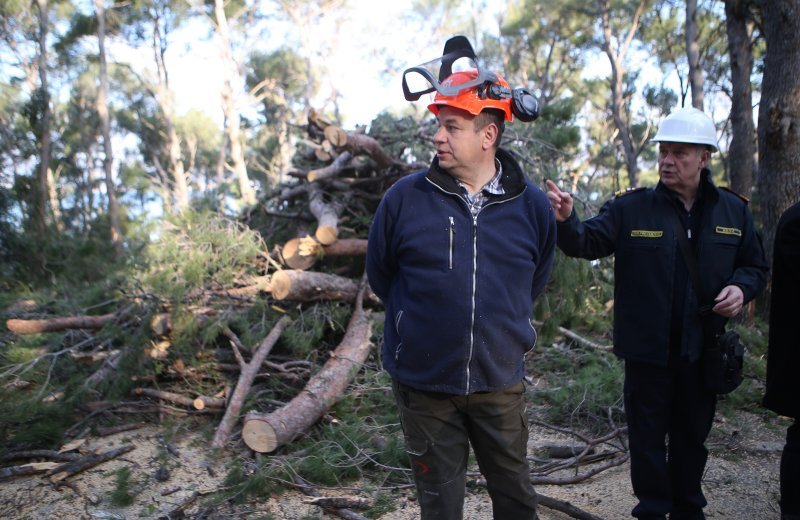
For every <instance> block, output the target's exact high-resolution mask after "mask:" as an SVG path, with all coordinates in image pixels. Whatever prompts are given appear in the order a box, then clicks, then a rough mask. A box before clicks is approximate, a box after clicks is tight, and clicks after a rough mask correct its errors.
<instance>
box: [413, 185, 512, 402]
mask: <svg viewBox="0 0 800 520" xmlns="http://www.w3.org/2000/svg"><path fill="white" fill-rule="evenodd" d="M426 180H427V181H428V182H430V183H431V184H433V185H434V186H435V187H436V188H437V189H438V190H440V191H442V192H443V193H447V194H449V195H453V196H455V197H456V198H457V199H458V200H460V201H461V203H462V204H464V207H465V208H466V210H467V214H468V215H472V211H471V210H470V208H469V204H468V203H467V201H465V200H464V198H463V197H461V196H460V195H459V194H457V193H453V192H451V191H447V190H446V189H444V188H443V187H441V186H439V185H438V184H436V183H435V182H433V181H431V180H430V179H426ZM524 191H525V190H524V189H523V190H522V191H520V192H519V193H518V194H516V195H514V196H513V197H510V198H508V199H504V200H501V201H495V202H488V203H487V204H485V205H484V206H483V207H482V208H481V209H480V210H478V214H477V215H475V216H473V217H472V296H471V300H470V318H469V356H467V369H466V384H465V385H464V386H465V388H466V391H465V392H464V395H469V393H470V368H469V367H470V365H471V364H472V355H473V353H474V350H475V295H476V285H477V280H478V215H480V214H481V212H482V211H483V210H484V209H486V208H487V207H489V206H493V205H495V204H502V203H504V202H508V201H511V200H514V199H516V198H519V197H521V196H522V193H523V192H524ZM449 219H450V224H451V228H450V230H451V235H450V236H451V239H452V236H453V235H452V233H455V220H454V218H453V217H452V216H450V217H449ZM451 253H452V249H451Z"/></svg>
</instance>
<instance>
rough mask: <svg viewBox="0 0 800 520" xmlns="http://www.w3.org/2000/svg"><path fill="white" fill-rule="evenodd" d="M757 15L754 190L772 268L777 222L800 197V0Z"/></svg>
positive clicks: (775, 2) (764, 7)
mask: <svg viewBox="0 0 800 520" xmlns="http://www.w3.org/2000/svg"><path fill="white" fill-rule="evenodd" d="M761 14H762V19H763V27H764V33H765V36H766V41H767V54H766V58H765V60H764V76H763V87H762V92H761V104H760V109H759V113H758V156H759V166H758V168H759V169H758V187H759V190H758V191H759V194H760V195H761V197H762V201H761V205H760V206H761V207H760V209H761V211H760V213H761V224H762V229H763V231H764V248H765V251H766V253H767V256H768V259H769V261H770V264H771V263H772V254H773V244H774V240H775V228H776V226H777V223H778V219H779V218H780V215H781V214H782V213H783V212H784V211H785V210H786V208H788V207H789V206H790V205H792V204H793V203H794V202H796V201H797V197H798V193H800V169H798V164H800V0H770V1H766V2H762V3H761ZM764 296H765V298H764V301H769V298H768V296H769V295H768V294H767V295H764Z"/></svg>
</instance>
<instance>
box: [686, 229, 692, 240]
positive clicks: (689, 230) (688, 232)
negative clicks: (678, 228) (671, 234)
mask: <svg viewBox="0 0 800 520" xmlns="http://www.w3.org/2000/svg"><path fill="white" fill-rule="evenodd" d="M686 236H687V237H688V238H689V240H691V239H692V228H689V229H687V230H686Z"/></svg>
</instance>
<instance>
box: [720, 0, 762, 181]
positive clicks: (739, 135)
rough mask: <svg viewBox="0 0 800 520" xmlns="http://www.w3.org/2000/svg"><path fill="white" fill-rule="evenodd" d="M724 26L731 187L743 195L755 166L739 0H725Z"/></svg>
mask: <svg viewBox="0 0 800 520" xmlns="http://www.w3.org/2000/svg"><path fill="white" fill-rule="evenodd" d="M725 26H726V29H727V32H728V52H729V54H730V60H731V86H732V90H733V92H732V95H731V115H730V117H731V130H732V134H733V135H732V137H731V144H730V146H729V147H728V162H729V163H730V176H731V178H730V185H731V189H732V190H733V191H735V192H737V193H741V194H742V195H745V196H746V197H749V196H750V195H751V192H752V190H753V173H754V171H755V168H756V131H755V124H754V123H753V94H752V87H751V84H750V74H751V73H752V70H753V51H752V49H751V48H750V29H749V27H748V14H747V7H746V6H745V5H744V2H741V1H739V0H725Z"/></svg>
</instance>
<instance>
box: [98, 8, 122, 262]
mask: <svg viewBox="0 0 800 520" xmlns="http://www.w3.org/2000/svg"><path fill="white" fill-rule="evenodd" d="M94 5H95V16H96V18H97V54H98V58H99V59H98V61H99V64H100V66H99V77H98V87H97V103H96V105H95V106H96V108H97V115H98V117H99V118H100V128H101V129H102V133H103V151H104V153H105V157H103V171H104V173H105V184H106V196H107V197H108V216H109V220H110V222H111V243H112V244H113V246H114V251H115V253H116V255H117V257H118V258H119V257H122V254H123V252H124V250H123V243H122V224H121V223H120V217H119V206H118V204H117V189H116V187H115V185H114V171H113V168H114V147H113V144H112V142H111V123H110V121H109V116H108V102H107V97H108V96H107V93H108V65H107V63H106V7H105V0H95V2H94Z"/></svg>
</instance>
